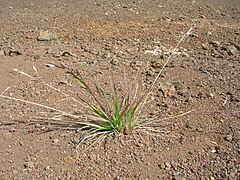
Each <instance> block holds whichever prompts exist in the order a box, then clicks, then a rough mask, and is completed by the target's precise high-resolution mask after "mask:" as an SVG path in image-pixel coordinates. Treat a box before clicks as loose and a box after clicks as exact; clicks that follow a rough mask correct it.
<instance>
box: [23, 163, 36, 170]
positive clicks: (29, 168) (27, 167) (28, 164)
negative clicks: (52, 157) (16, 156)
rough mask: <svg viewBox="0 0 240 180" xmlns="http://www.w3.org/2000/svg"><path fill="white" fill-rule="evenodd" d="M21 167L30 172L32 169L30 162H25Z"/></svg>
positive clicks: (32, 165) (32, 164)
mask: <svg viewBox="0 0 240 180" xmlns="http://www.w3.org/2000/svg"><path fill="white" fill-rule="evenodd" d="M23 166H24V168H25V169H28V170H32V169H33V168H34V163H33V162H31V161H29V162H25V163H24V165H23Z"/></svg>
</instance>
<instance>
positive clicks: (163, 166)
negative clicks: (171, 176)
mask: <svg viewBox="0 0 240 180" xmlns="http://www.w3.org/2000/svg"><path fill="white" fill-rule="evenodd" d="M158 167H159V168H161V169H165V167H166V166H165V164H164V163H162V164H159V165H158Z"/></svg>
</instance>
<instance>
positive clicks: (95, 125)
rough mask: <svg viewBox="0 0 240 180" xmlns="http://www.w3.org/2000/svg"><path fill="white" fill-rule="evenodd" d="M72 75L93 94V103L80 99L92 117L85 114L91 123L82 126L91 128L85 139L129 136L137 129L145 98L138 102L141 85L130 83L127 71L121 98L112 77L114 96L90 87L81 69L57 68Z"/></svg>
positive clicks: (96, 84) (97, 86)
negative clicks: (139, 86) (96, 135)
mask: <svg viewBox="0 0 240 180" xmlns="http://www.w3.org/2000/svg"><path fill="white" fill-rule="evenodd" d="M55 66H56V67H58V68H61V69H64V70H65V71H66V73H67V74H70V75H71V76H72V77H73V78H74V79H75V80H76V81H77V83H78V84H79V85H80V87H81V88H82V89H83V90H84V92H85V93H87V94H88V95H90V97H91V99H92V102H91V101H88V100H86V99H84V98H83V97H79V98H80V100H81V101H82V102H84V103H85V104H86V105H87V108H88V109H89V110H90V114H83V116H85V117H86V118H87V119H88V121H87V122H84V123H82V126H83V127H82V128H84V129H89V130H90V131H89V133H88V134H89V135H88V136H86V137H85V138H84V140H86V139H88V137H89V138H90V137H92V135H93V136H94V134H95V133H100V134H103V133H105V134H113V133H114V134H120V133H121V134H129V133H130V132H131V131H132V130H133V129H135V128H136V127H137V126H138V125H139V123H140V121H139V117H138V115H139V114H138V111H139V109H140V107H141V105H142V102H143V101H142V100H141V99H142V98H140V99H137V98H136V97H137V93H138V92H137V91H138V82H137V80H136V79H137V78H133V80H132V82H130V83H129V82H127V80H126V75H125V72H124V95H123V96H121V97H119V95H118V92H117V90H116V85H115V83H114V81H113V78H110V80H109V84H110V87H111V93H110V94H111V96H109V95H107V93H106V91H105V90H104V89H103V88H102V87H101V86H100V85H99V84H98V83H97V82H94V85H93V86H94V88H93V87H91V86H90V85H89V84H88V83H87V82H86V81H85V80H84V79H83V78H82V76H81V74H80V72H79V71H78V70H73V69H70V68H68V67H66V66H64V65H55Z"/></svg>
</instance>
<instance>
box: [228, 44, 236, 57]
mask: <svg viewBox="0 0 240 180" xmlns="http://www.w3.org/2000/svg"><path fill="white" fill-rule="evenodd" d="M227 52H228V55H230V56H232V55H236V54H237V53H238V50H237V48H236V47H235V46H233V45H232V46H228V47H227Z"/></svg>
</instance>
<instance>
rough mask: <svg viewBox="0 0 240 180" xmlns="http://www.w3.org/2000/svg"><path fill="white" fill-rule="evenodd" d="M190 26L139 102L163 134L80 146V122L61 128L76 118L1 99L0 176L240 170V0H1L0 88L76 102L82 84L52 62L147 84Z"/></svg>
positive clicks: (185, 174) (168, 175) (227, 173)
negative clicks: (149, 92)
mask: <svg viewBox="0 0 240 180" xmlns="http://www.w3.org/2000/svg"><path fill="white" fill-rule="evenodd" d="M190 27H194V29H193V31H192V32H191V34H190V35H189V37H188V38H187V39H186V40H185V41H184V42H183V43H181V44H180V46H179V47H178V49H177V52H176V53H175V56H174V57H173V58H172V59H171V61H170V62H169V63H168V65H167V66H166V68H165V69H164V72H163V74H162V75H161V76H160V78H159V79H158V81H157V83H156V85H155V86H154V90H153V94H152V103H150V104H149V105H148V107H147V108H146V109H144V112H143V114H144V115H146V116H147V117H148V118H151V117H155V118H157V119H159V120H161V121H160V122H162V123H161V124H160V125H159V127H158V128H159V132H158V133H151V134H149V133H146V132H145V131H137V130H136V131H133V132H132V133H131V134H128V135H121V136H120V137H118V138H117V139H116V138H112V137H108V138H107V139H105V140H104V141H103V142H101V143H99V144H98V145H97V144H96V145H94V146H93V147H91V148H90V149H88V150H87V151H85V152H82V148H83V149H84V147H87V146H89V143H90V142H85V143H84V144H83V147H80V148H79V149H78V150H76V149H74V148H73V147H74V146H75V145H76V143H77V142H78V140H79V138H80V137H82V135H83V133H84V132H78V131H76V128H73V130H64V128H65V127H66V126H70V125H72V124H69V122H68V121H67V120H69V119H67V118H62V119H60V120H58V121H56V122H55V123H53V119H50V118H51V117H53V116H55V115H56V112H55V111H50V110H48V109H44V108H41V107H39V106H34V105H30V104H27V103H22V102H18V101H12V100H8V99H4V98H0V115H1V116H0V117H1V118H0V136H1V138H0V144H1V148H0V179H116V180H118V179H176V180H180V179H182V180H184V179H194V180H195V179H209V180H214V179H239V178H240V163H239V162H240V125H239V122H240V121H239V120H240V111H239V109H240V83H239V82H240V81H239V80H240V68H239V67H240V36H239V35H240V1H239V0H220V1H217V0H211V1H207V0H195V1H192V0H175V1H172V0H152V1H149V0H138V1H125V0H116V1H107V0H95V1H86V0H81V1H77V0H71V1H69V0H59V1H47V0H42V1H36V0H21V1H16V0H8V1H7V0H1V2H0V64H1V65H0V67H1V69H0V77H1V81H0V92H4V90H5V89H6V88H7V87H10V88H9V89H8V90H7V91H6V92H4V95H8V96H11V97H14V98H20V99H24V100H27V101H32V102H36V103H40V104H43V105H46V106H51V107H54V108H57V109H61V110H63V111H66V112H70V113H76V112H78V111H79V110H81V108H82V107H81V106H80V105H79V104H77V103H76V102H74V101H71V99H69V98H66V96H65V94H64V93H66V94H76V93H79V88H78V87H77V86H76V85H75V84H74V83H73V80H72V79H71V78H69V76H66V75H65V74H64V72H63V71H62V70H60V69H58V68H55V67H52V66H51V65H49V63H55V64H65V65H67V66H69V67H72V68H77V69H79V70H80V71H81V73H82V75H83V77H85V78H86V79H87V80H88V81H89V82H92V81H93V79H97V81H98V82H99V83H101V84H103V85H104V84H105V85H106V82H107V78H106V77H108V76H110V75H111V74H113V78H114V80H115V81H116V82H119V83H121V82H122V79H123V78H122V77H123V69H126V72H127V74H128V77H131V76H132V75H134V74H136V72H138V71H140V73H139V82H140V83H141V84H140V87H141V89H142V91H144V89H146V88H149V87H150V85H151V83H152V82H153V80H154V78H155V77H156V75H157V74H158V72H159V71H160V69H161V67H162V66H163V64H164V62H165V61H166V60H167V58H168V57H169V56H170V54H171V51H172V49H173V48H174V47H175V46H176V44H177V43H178V42H179V40H180V39H181V37H182V36H183V35H184V33H186V32H187V31H188V30H189V28H190ZM33 67H36V69H37V72H36V71H35V70H34V68H33ZM14 69H18V70H22V71H24V72H25V73H27V74H29V75H31V76H32V77H38V78H37V79H36V78H31V77H27V76H24V75H23V74H21V73H19V72H17V71H16V70H14ZM42 82H46V83H47V84H49V85H51V86H53V87H55V88H58V89H59V90H61V92H62V93H60V92H57V91H55V90H53V89H51V88H50V87H48V86H46V85H44V83H42ZM0 94H1V93H0ZM193 109H194V111H192V112H191V113H189V114H187V115H185V116H181V117H179V118H167V119H166V120H162V119H164V118H166V117H171V116H174V115H178V114H182V113H184V112H188V111H191V110H193ZM46 120H49V121H50V123H49V122H48V123H46ZM73 124H74V122H73ZM74 127H75V126H74Z"/></svg>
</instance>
